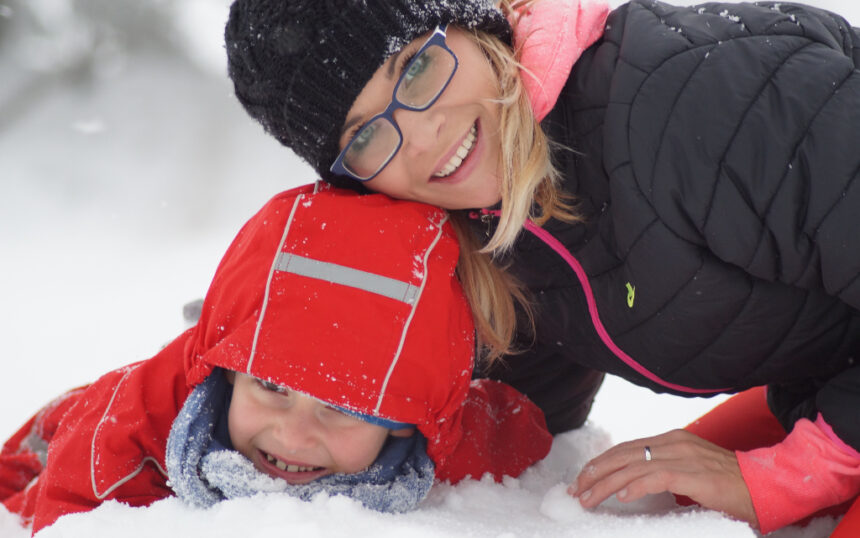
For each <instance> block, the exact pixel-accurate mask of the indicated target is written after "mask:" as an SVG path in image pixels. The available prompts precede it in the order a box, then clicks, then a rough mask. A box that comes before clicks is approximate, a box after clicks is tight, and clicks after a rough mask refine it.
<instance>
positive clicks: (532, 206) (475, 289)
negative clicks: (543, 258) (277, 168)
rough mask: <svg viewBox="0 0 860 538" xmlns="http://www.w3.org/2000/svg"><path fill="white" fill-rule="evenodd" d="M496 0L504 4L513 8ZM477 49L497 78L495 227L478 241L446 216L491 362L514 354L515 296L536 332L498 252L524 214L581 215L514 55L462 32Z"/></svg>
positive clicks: (458, 216)
mask: <svg viewBox="0 0 860 538" xmlns="http://www.w3.org/2000/svg"><path fill="white" fill-rule="evenodd" d="M518 7H520V5H517V6H513V7H512V6H511V5H510V3H509V2H506V1H503V2H502V9H507V10H510V9H514V8H518ZM467 35H468V36H470V38H471V39H472V40H473V41H474V42H475V43H476V44H477V45H478V47H480V48H481V50H482V51H483V52H484V54H485V56H486V57H487V60H488V61H489V62H490V65H491V67H492V69H493V71H494V72H495V73H496V74H497V78H498V82H499V103H500V105H501V115H500V120H499V124H500V138H501V146H502V151H501V154H502V162H501V163H500V166H501V170H502V177H501V178H500V179H501V180H500V194H501V200H502V211H501V216H500V218H499V223H498V226H497V227H496V231H495V233H494V234H493V235H492V237H490V240H489V242H488V243H487V244H486V245H484V246H483V247H482V246H481V244H480V243H479V241H478V238H477V237H476V236H475V232H474V229H473V228H472V227H471V226H470V224H469V222H468V221H469V218H468V217H467V216H466V215H465V214H464V213H463V212H462V211H460V212H458V211H452V212H451V213H452V217H454V218H452V222H453V224H454V227H455V229H456V230H457V235H458V238H459V239H460V260H459V263H458V269H457V270H458V274H459V277H460V281H461V283H462V285H463V288H464V291H465V293H466V296H467V298H468V299H469V303H470V304H471V306H472V313H473V316H474V318H475V327H476V329H477V332H478V341H479V344H480V345H481V346H482V348H483V350H484V352H485V357H484V358H485V360H486V361H487V362H488V363H492V362H494V361H495V360H497V359H499V358H501V357H502V356H503V355H510V354H515V353H517V352H518V351H520V350H518V349H515V348H514V344H513V341H514V335H515V334H516V330H517V327H516V325H517V316H516V307H515V302H516V303H517V304H519V305H520V307H521V309H522V310H523V313H524V315H525V321H526V322H527V323H528V327H527V330H528V331H529V333H530V334H534V316H533V311H532V307H531V305H530V302H529V298H528V296H527V294H526V293H525V290H524V288H523V286H522V285H521V284H520V283H519V282H518V281H517V280H516V279H515V278H514V277H513V275H511V274H509V273H508V272H507V267H506V266H500V264H499V259H500V256H501V255H502V254H504V253H506V252H507V251H508V250H510V248H511V247H512V246H513V244H514V242H515V241H516V239H517V237H518V236H519V234H520V232H521V231H522V229H523V226H524V224H525V222H526V220H527V219H531V220H533V221H534V222H535V223H536V224H537V225H538V226H542V225H543V224H544V223H545V222H546V221H547V220H549V219H550V218H556V219H559V220H562V221H565V222H574V221H577V220H580V217H579V216H577V215H576V214H575V213H574V206H573V204H572V197H571V196H569V195H566V194H564V193H563V192H562V191H561V189H560V187H559V183H560V174H559V172H558V171H557V170H556V168H555V166H554V165H553V163H552V156H551V151H550V149H551V147H550V146H551V143H550V141H549V139H548V138H547V136H546V134H545V133H544V132H543V129H542V128H541V126H540V124H539V122H538V121H537V119H536V118H535V116H534V113H533V112H532V107H531V102H530V101H529V97H528V95H527V93H526V91H525V88H524V86H523V81H522V78H521V75H520V69H521V67H522V66H521V64H520V63H519V61H518V53H517V52H515V51H513V50H512V49H511V48H510V47H509V46H508V45H506V44H505V43H504V42H502V41H501V40H500V39H499V38H497V37H496V36H494V35H492V34H488V33H486V32H480V31H477V32H468V33H467Z"/></svg>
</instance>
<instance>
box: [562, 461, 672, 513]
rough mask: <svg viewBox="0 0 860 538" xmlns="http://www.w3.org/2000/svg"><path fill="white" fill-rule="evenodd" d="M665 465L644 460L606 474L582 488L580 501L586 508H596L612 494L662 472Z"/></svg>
mask: <svg viewBox="0 0 860 538" xmlns="http://www.w3.org/2000/svg"><path fill="white" fill-rule="evenodd" d="M663 465H664V464H660V463H655V462H653V461H651V462H645V461H642V462H636V463H634V464H631V465H628V466H626V467H624V468H622V469H619V470H617V471H615V472H613V473H610V474H608V475H606V476H604V477H603V478H601V479H600V480H598V481H597V482H595V483H594V484H593V485H592V486H591V487H590V488H588V489H585V490H582V491H581V493H580V494H579V502H580V504H581V505H582V506H583V507H584V508H594V507H595V506H597V505H599V504H600V503H602V502H603V501H605V500H606V499H608V498H609V497H611V496H612V495H617V494H618V493H620V492H622V491H624V490H628V489H629V488H630V486H631V484H633V483H635V482H636V481H638V480H641V479H642V478H643V477H645V476H648V475H649V474H660V473H662V472H663V468H664V467H663ZM626 494H627V493H626V492H625V495H626Z"/></svg>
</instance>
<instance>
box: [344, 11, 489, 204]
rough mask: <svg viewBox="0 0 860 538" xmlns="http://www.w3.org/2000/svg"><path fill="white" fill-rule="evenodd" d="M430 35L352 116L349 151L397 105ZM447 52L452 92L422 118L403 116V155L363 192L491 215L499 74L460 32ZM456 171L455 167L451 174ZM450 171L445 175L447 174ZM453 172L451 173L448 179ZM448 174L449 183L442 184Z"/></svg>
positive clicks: (374, 83) (403, 55)
mask: <svg viewBox="0 0 860 538" xmlns="http://www.w3.org/2000/svg"><path fill="white" fill-rule="evenodd" d="M428 36H429V34H427V35H424V36H422V37H420V38H418V39H416V40H414V41H412V42H411V43H410V44H409V45H407V46H406V47H405V48H404V49H403V50H402V51H401V52H400V53H399V54H395V55H394V56H392V57H391V58H389V59H388V61H386V62H385V63H384V64H383V65H382V67H380V68H379V69H378V70H377V71H376V73H374V75H373V78H371V79H370V81H369V82H368V83H367V85H366V86H365V87H364V89H362V91H361V93H360V94H359V95H358V97H357V98H356V100H355V102H354V103H353V105H352V108H350V109H349V112H348V113H347V116H346V122H345V125H351V126H350V128H348V129H346V130H345V131H344V133H343V134H342V135H341V138H340V147H341V149H343V148H344V147H345V146H346V144H347V143H348V142H349V141H350V140H351V139H352V137H353V135H354V134H355V133H356V132H357V131H358V130H359V129H360V127H361V125H363V124H364V123H365V122H366V121H367V120H369V119H370V118H371V117H373V116H374V115H376V114H378V113H380V112H382V111H383V110H384V109H385V107H387V106H388V104H389V102H390V101H391V96H392V93H393V91H394V86H395V85H396V84H397V81H398V79H399V77H400V74H401V69H402V68H403V67H405V65H406V63H407V62H405V61H404V60H406V59H408V58H409V57H411V56H412V55H413V54H414V53H415V52H416V51H417V50H418V49H419V48H420V47H421V46H422V45H423V44H424V42H425V41H426V40H427V37H428ZM446 42H447V44H448V47H449V48H450V49H451V50H452V51H453V52H454V54H455V55H456V56H457V60H458V61H459V66H458V67H457V71H456V72H455V73H454V77H453V78H452V79H451V82H450V84H449V85H448V87H447V88H446V89H445V91H444V92H442V94H441V95H440V96H439V98H438V100H437V101H436V102H435V103H434V104H433V106H431V107H430V108H428V109H427V110H424V111H420V112H418V111H412V110H404V109H401V110H397V111H396V112H395V113H394V119H395V121H396V122H397V124H398V126H399V127H400V131H401V133H402V135H403V144H402V146H401V147H400V150H399V151H398V152H397V154H396V155H395V156H394V158H393V159H392V160H391V162H389V163H388V165H387V166H386V167H385V168H384V169H383V170H382V171H381V172H379V175H377V176H376V177H375V178H373V179H371V180H370V181H368V182H366V183H365V185H366V186H367V187H368V188H369V189H371V190H373V191H376V192H381V193H383V194H387V195H389V196H391V197H393V198H398V199H404V200H416V201H419V202H424V203H428V204H432V205H435V206H438V207H442V208H445V209H464V208H471V207H488V206H491V205H493V204H495V203H496V202H498V201H499V200H500V199H501V194H500V187H499V178H500V166H499V163H500V152H501V140H500V137H499V117H500V110H501V109H500V105H499V104H498V103H497V102H494V101H493V100H494V99H498V98H499V90H498V82H497V80H496V75H495V72H494V71H493V68H492V67H491V65H490V63H489V60H488V59H487V58H486V57H485V55H484V53H483V51H481V49H480V48H479V47H478V45H477V44H476V43H475V42H473V41H472V40H471V39H470V38H469V37H468V36H467V35H466V34H465V33H464V32H463V31H462V30H460V29H458V28H455V27H453V26H449V27H448V37H447V40H446ZM473 127H476V129H477V130H476V133H477V138H476V139H475V140H474V142H473V143H472V145H471V147H470V148H469V149H468V150H467V151H468V153H467V154H466V157H465V158H463V159H462V162H460V161H459V160H457V159H453V160H452V157H453V156H454V155H455V154H456V153H457V151H458V149H460V147H461V146H462V145H463V144H464V141H466V140H467V137H468V141H466V145H468V144H469V142H470V141H471V140H472V138H471V135H470V132H471V131H472V129H473ZM449 163H450V166H455V165H457V166H456V169H455V170H454V171H453V172H451V168H450V167H448V165H449ZM446 167H447V168H446ZM449 172H450V173H449ZM441 174H446V175H445V176H444V177H439V176H440V175H441Z"/></svg>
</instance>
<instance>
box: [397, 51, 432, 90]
mask: <svg viewBox="0 0 860 538" xmlns="http://www.w3.org/2000/svg"><path fill="white" fill-rule="evenodd" d="M409 60H410V61H411V63H409V64H408V66H409V67H408V68H407V69H406V72H405V73H404V74H403V84H404V85H405V86H406V88H409V86H410V85H411V84H414V83H415V81H416V80H417V79H418V78H420V77H421V75H423V74H424V73H425V72H426V71H427V69H428V67H429V66H430V62H431V60H432V58H431V57H430V54H428V53H427V52H423V53H421V55H420V56H417V57H415V59H414V61H412V59H411V58H410V59H409Z"/></svg>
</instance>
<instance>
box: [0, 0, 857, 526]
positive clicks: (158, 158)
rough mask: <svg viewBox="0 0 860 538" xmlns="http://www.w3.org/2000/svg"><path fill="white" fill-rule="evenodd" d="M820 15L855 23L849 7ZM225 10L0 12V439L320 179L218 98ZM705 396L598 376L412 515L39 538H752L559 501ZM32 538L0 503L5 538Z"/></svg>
mask: <svg viewBox="0 0 860 538" xmlns="http://www.w3.org/2000/svg"><path fill="white" fill-rule="evenodd" d="M615 4H617V2H615ZM814 4H815V5H819V6H821V7H824V8H827V9H832V10H834V11H837V12H840V13H842V14H843V15H846V16H847V17H848V19H849V20H853V21H855V24H856V21H860V6H858V5H857V4H855V3H849V2H847V1H846V0H842V1H840V0H818V1H815V2H814ZM227 5H228V2H227V0H205V1H204V0H181V1H180V0H175V1H173V2H166V1H164V0H110V1H108V0H0V77H2V80H3V81H4V83H3V84H2V85H0V162H2V168H0V246H2V256H0V298H2V305H3V308H2V309H0V344H2V352H3V356H4V360H3V364H4V375H3V376H2V377H0V409H2V410H3V411H2V413H0V438H2V439H5V438H7V437H8V436H9V435H10V434H11V433H12V432H13V431H14V430H15V429H16V428H17V427H18V426H19V425H20V424H22V423H23V422H24V421H25V420H26V419H27V418H28V417H29V416H30V415H31V414H32V413H33V412H35V411H36V410H37V409H38V408H39V407H40V406H42V405H44V404H46V403H47V402H49V401H50V400H51V399H52V398H53V397H55V396H56V395H58V394H60V393H62V392H64V391H65V390H68V389H69V388H72V387H74V386H78V385H81V384H84V383H87V382H90V381H92V380H94V379H95V378H96V377H98V376H99V375H100V374H102V373H104V372H106V371H108V370H110V369H113V368H117V367H119V366H122V365H124V364H127V363H130V362H133V361H136V360H140V359H143V358H147V357H149V356H151V355H153V354H154V353H155V352H157V351H158V350H159V349H160V348H161V346H163V345H164V344H165V343H166V342H168V341H169V340H170V339H171V338H172V337H174V336H176V335H177V334H179V332H181V331H182V330H183V329H184V328H185V326H186V325H185V322H184V320H183V318H182V309H183V305H185V304H186V303H188V302H190V301H193V300H195V299H197V298H199V297H202V295H203V294H204V293H205V290H206V287H207V286H208V283H209V279H210V278H211V276H212V274H213V272H214V269H215V266H216V264H217V262H218V260H219V258H220V256H221V255H222V254H223V252H224V250H225V249H226V247H227V245H228V244H229V242H230V240H231V239H232V237H233V235H234V234H235V233H236V231H237V230H238V229H239V227H240V226H241V224H242V223H243V222H244V221H245V220H246V219H247V218H248V217H249V216H250V215H251V214H252V213H253V212H254V211H256V210H257V209H258V208H259V207H260V206H262V204H263V203H264V202H265V201H266V200H267V199H268V198H269V197H270V196H272V195H273V194H275V193H276V192H278V191H281V190H284V189H286V188H290V187H292V186H296V185H299V184H303V183H307V182H310V181H312V180H313V179H314V174H313V172H312V171H311V169H310V168H309V167H308V166H307V165H305V164H303V163H302V162H301V161H299V160H298V159H297V158H296V157H294V156H292V155H291V154H290V152H289V151H287V150H285V149H283V148H281V147H280V146H279V145H278V144H277V143H276V142H275V141H274V140H273V139H271V138H270V137H268V136H266V135H265V134H264V133H263V131H262V129H261V128H260V127H259V126H258V125H257V124H255V123H253V122H252V121H251V120H249V119H248V118H247V116H246V115H245V114H244V112H243V111H242V110H241V107H240V106H239V105H238V103H237V102H236V101H235V99H234V98H233V97H232V95H231V88H230V86H229V84H228V82H227V80H226V77H225V75H224V67H223V46H222V44H221V42H220V40H221V24H222V21H223V20H224V18H225V17H226V13H227ZM78 8H80V9H78ZM128 13H133V14H134V16H131V15H128ZM130 21H132V22H134V23H135V24H137V25H138V26H136V27H135V28H133V30H134V31H126V28H125V26H123V25H128V24H131V22H130ZM150 27H152V28H158V30H157V32H156V31H154V30H153V31H149V29H150ZM120 30H122V31H120ZM718 400H719V398H716V399H712V400H704V399H699V400H680V399H678V398H674V397H669V396H656V395H654V394H652V393H650V391H647V390H645V389H641V388H638V387H633V386H632V385H630V384H628V383H625V382H623V381H620V380H617V379H609V380H607V382H606V384H605V385H604V387H603V388H602V389H601V392H600V394H599V395H598V400H597V402H596V404H595V408H594V410H593V412H592V415H591V419H590V421H589V423H588V425H587V426H586V427H585V428H583V429H582V430H580V431H576V432H571V433H568V434H565V435H561V436H559V437H558V438H557V439H556V441H555V443H554V445H553V450H552V452H551V454H550V456H549V457H548V458H547V459H546V460H545V461H543V462H541V463H540V464H538V465H536V466H535V467H534V468H532V469H530V470H529V471H528V472H527V473H526V474H525V475H523V476H522V477H521V478H519V479H509V480H507V481H505V483H504V484H495V483H492V482H490V481H486V480H476V481H466V482H464V483H462V484H459V485H457V486H449V485H439V486H436V487H435V488H434V489H433V490H432V491H431V494H430V497H429V498H428V499H427V500H426V501H425V502H424V504H423V505H422V507H421V508H420V509H419V510H417V511H416V512H413V513H410V514H405V515H396V516H393V515H384V514H378V513H375V512H371V511H368V510H366V509H364V508H362V507H361V506H360V505H358V504H356V503H355V502H352V501H350V500H348V499H344V498H340V497H334V498H317V499H316V500H315V501H313V502H311V503H305V502H301V501H298V500H295V499H291V498H283V497H281V496H271V497H259V498H254V499H243V500H235V501H228V502H225V503H222V504H220V505H218V506H215V507H213V508H211V509H209V510H200V509H194V508H190V507H188V506H185V505H183V504H182V503H181V502H179V501H178V500H176V499H166V500H163V501H160V502H158V503H155V504H154V505H152V506H151V507H148V508H129V507H127V506H124V505H121V504H119V503H115V502H110V503H106V504H104V505H103V506H101V507H99V508H98V509H96V510H94V511H92V512H89V513H85V514H75V515H70V516H67V517H64V518H62V519H61V520H60V521H58V522H57V523H56V524H55V525H53V526H51V527H49V528H47V529H45V530H44V531H43V532H41V533H40V534H39V537H40V538H52V537H80V536H88V537H94V538H99V537H107V536H111V537H113V536H117V535H121V536H123V537H125V538H136V537H145V538H151V537H154V536H158V537H159V538H168V537H179V536H183V537H184V536H198V535H208V536H212V537H220V536H225V537H226V536H230V537H234V536H237V535H238V536H248V537H249V538H258V537H259V538H266V537H269V536H272V537H274V536H283V535H287V534H289V535H301V536H303V537H305V538H310V537H313V536H325V537H330V536H347V535H348V536H367V535H376V536H380V537H384V536H397V537H398V538H412V537H437V536H438V537H443V536H445V537H447V536H475V537H484V536H486V537H493V538H509V537H510V538H513V537H523V536H539V537H554V536H578V537H589V536H607V535H611V536H631V537H634V536H635V537H637V538H645V537H650V536H655V537H661V538H662V537H665V536H690V535H695V536H703V537H708V536H714V537H717V536H719V537H727V536H728V537H735V536H737V537H741V536H755V533H753V532H752V531H751V530H750V529H749V528H748V527H747V526H746V525H745V524H742V523H738V522H734V521H731V520H730V519H728V518H726V517H724V516H722V515H720V514H718V513H714V512H709V511H705V510H701V509H692V508H680V507H677V506H676V505H675V504H674V503H673V501H672V499H671V497H669V496H667V495H658V496H653V497H650V498H646V499H643V500H642V501H639V502H637V503H633V504H632V505H622V504H620V503H618V502H617V501H607V503H604V505H603V506H601V507H600V508H599V509H598V510H596V511H592V512H588V511H585V510H583V509H582V508H581V507H579V505H578V503H576V502H574V501H573V500H571V499H570V498H569V497H567V496H566V494H565V493H564V488H565V487H566V484H567V483H568V482H569V480H570V479H571V478H572V477H573V476H575V474H576V472H577V471H578V469H579V468H580V467H581V466H582V465H583V464H584V463H585V462H586V461H587V460H588V459H589V458H590V457H592V456H594V455H596V454H597V453H599V452H600V451H601V450H603V449H605V448H607V447H608V446H610V445H611V444H612V443H613V442H619V441H623V440H626V439H632V438H636V437H641V436H647V435H654V434H657V433H661V432H663V431H666V430H668V429H671V428H674V427H680V426H683V425H685V424H686V423H688V422H690V421H692V420H693V419H694V418H695V417H697V416H699V415H700V414H702V413H703V412H705V411H707V409H709V408H710V407H711V406H712V405H713V404H714V403H715V402H716V401H718ZM833 525H834V521H833V520H832V519H828V518H823V519H820V520H816V521H815V522H813V524H812V525H810V526H809V527H807V528H805V529H799V528H789V529H786V530H785V531H783V532H781V533H778V534H777V536H781V537H798V538H800V537H803V538H808V537H818V536H826V535H827V534H828V533H829V531H830V529H832V527H833ZM28 535H29V533H28V532H27V531H26V530H24V529H22V528H20V527H19V525H18V520H17V517H16V516H14V515H12V514H9V513H8V512H6V511H5V510H4V509H2V508H0V536H3V537H8V538H23V537H25V536H28Z"/></svg>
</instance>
